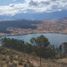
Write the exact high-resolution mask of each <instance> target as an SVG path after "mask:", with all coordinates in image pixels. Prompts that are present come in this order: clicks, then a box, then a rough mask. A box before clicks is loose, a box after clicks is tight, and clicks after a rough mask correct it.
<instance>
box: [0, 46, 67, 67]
mask: <svg viewBox="0 0 67 67" xmlns="http://www.w3.org/2000/svg"><path fill="white" fill-rule="evenodd" d="M66 59H67V58H65V60H64V59H57V60H50V59H48V60H47V59H43V58H42V62H41V65H42V67H67V61H66ZM63 60H64V61H63ZM25 64H27V65H29V67H40V66H39V64H40V62H39V58H38V57H37V56H35V55H34V56H32V55H29V54H25V53H21V52H18V51H15V50H13V49H8V48H3V47H0V67H10V66H12V67H24V65H25Z"/></svg>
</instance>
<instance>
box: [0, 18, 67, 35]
mask: <svg viewBox="0 0 67 67" xmlns="http://www.w3.org/2000/svg"><path fill="white" fill-rule="evenodd" d="M0 32H6V33H12V34H28V33H32V32H33V33H44V32H53V33H66V34H67V18H63V19H57V20H41V21H36V20H12V21H0Z"/></svg>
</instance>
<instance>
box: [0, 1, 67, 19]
mask: <svg viewBox="0 0 67 67" xmlns="http://www.w3.org/2000/svg"><path fill="white" fill-rule="evenodd" d="M63 17H67V0H0V19H12V18H13V19H17V18H19V19H20V18H21V19H57V18H63Z"/></svg>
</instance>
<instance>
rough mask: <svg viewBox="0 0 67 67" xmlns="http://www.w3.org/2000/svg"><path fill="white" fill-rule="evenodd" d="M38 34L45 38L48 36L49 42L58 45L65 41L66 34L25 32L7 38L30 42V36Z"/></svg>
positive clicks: (66, 39)
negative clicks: (25, 33) (24, 33)
mask: <svg viewBox="0 0 67 67" xmlns="http://www.w3.org/2000/svg"><path fill="white" fill-rule="evenodd" d="M40 35H44V36H45V37H46V38H48V40H49V42H50V43H51V44H52V45H55V46H59V45H60V44H62V43H63V42H67V34H58V33H42V34H27V35H18V36H7V38H14V39H18V40H24V41H25V42H30V39H31V38H33V37H38V36H40Z"/></svg>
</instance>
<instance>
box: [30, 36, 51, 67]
mask: <svg viewBox="0 0 67 67" xmlns="http://www.w3.org/2000/svg"><path fill="white" fill-rule="evenodd" d="M31 43H32V44H33V45H35V46H36V47H37V49H36V53H37V54H38V55H39V56H40V67H41V57H42V56H43V54H44V53H43V52H44V49H46V48H47V47H48V45H49V44H50V43H49V41H48V38H46V37H44V36H43V35H41V36H39V37H37V38H32V39H31Z"/></svg>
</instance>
